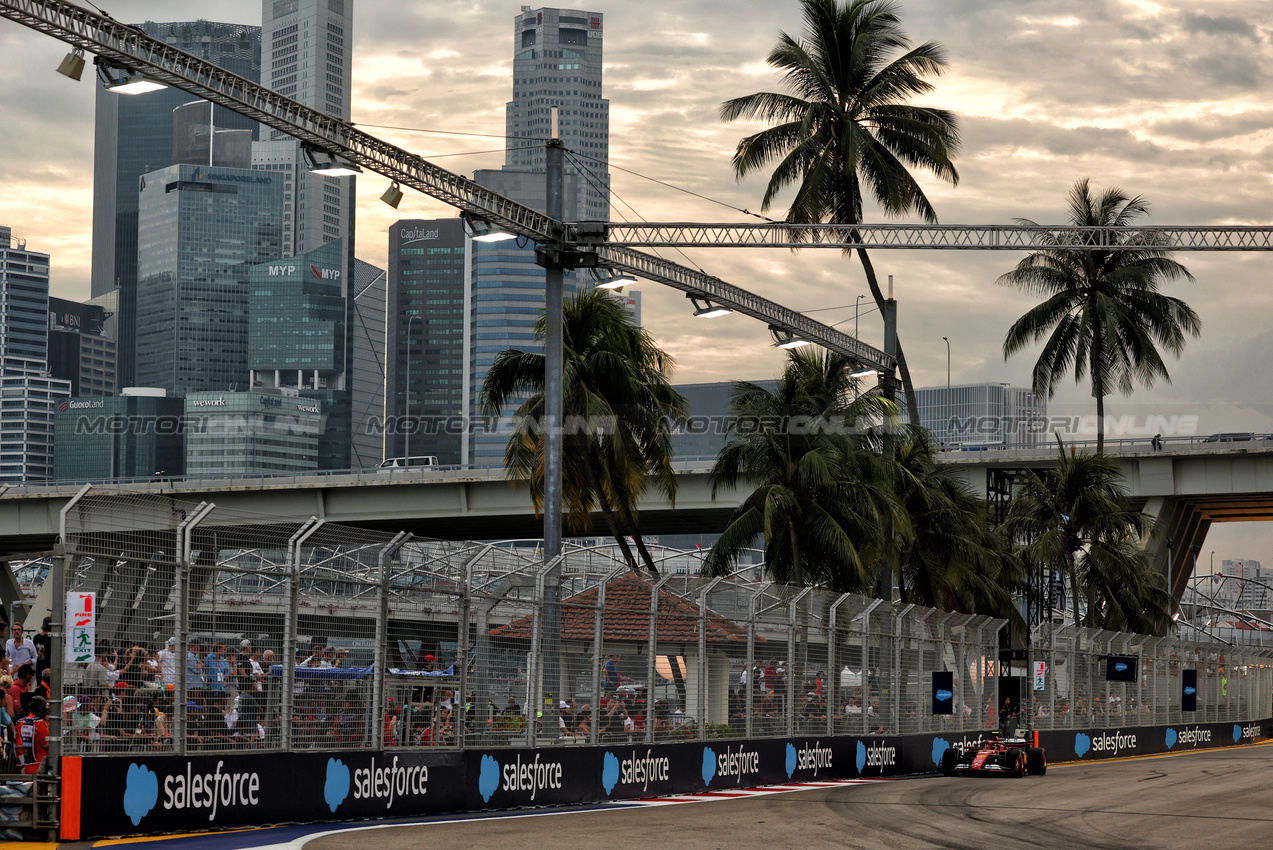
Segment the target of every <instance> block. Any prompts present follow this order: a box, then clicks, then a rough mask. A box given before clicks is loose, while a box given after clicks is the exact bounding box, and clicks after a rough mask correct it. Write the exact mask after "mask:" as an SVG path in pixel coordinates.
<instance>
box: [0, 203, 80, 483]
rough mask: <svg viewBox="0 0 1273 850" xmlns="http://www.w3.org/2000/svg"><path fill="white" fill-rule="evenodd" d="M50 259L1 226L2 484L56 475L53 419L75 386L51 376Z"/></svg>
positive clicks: (0, 379)
mask: <svg viewBox="0 0 1273 850" xmlns="http://www.w3.org/2000/svg"><path fill="white" fill-rule="evenodd" d="M48 344H49V255H48V254H42V253H40V252H38V251H30V250H27V246H26V241H25V240H23V239H20V238H14V237H13V232H12V230H10V228H8V227H0V481H13V482H26V481H45V480H47V479H49V478H50V477H51V476H52V475H53V414H54V410H55V408H56V406H57V405H58V404H59V403H61V402H62V401H64V400H65V399H66V398H68V397H69V396H70V394H71V382H70V381H66V380H62V379H60V378H55V377H53V375H52V374H51V373H50V372H49V364H48Z"/></svg>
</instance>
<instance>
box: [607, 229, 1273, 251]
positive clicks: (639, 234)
mask: <svg viewBox="0 0 1273 850" xmlns="http://www.w3.org/2000/svg"><path fill="white" fill-rule="evenodd" d="M605 238H606V241H607V243H608V244H610V245H624V246H627V247H648V248H664V247H666V248H720V247H725V246H733V247H739V248H839V249H842V250H845V249H852V248H889V249H899V248H900V249H908V248H909V249H915V250H926V251H933V250H943V251H949V250H954V251H1039V250H1044V249H1048V248H1052V249H1056V248H1061V249H1064V250H1067V251H1136V250H1145V249H1147V248H1152V249H1160V250H1170V251H1273V227H1263V226H1261V227H1192V226H1190V227H1171V226H1154V227H1073V226H1065V225H1056V226H1053V225H1039V226H1033V225H1023V224H1022V225H1007V224H984V225H983V224H862V225H858V226H856V227H846V226H844V225H838V224H782V223H773V224H660V223H654V224H650V223H642V224H614V223H609V224H607V225H606V226H605Z"/></svg>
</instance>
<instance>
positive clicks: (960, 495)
mask: <svg viewBox="0 0 1273 850" xmlns="http://www.w3.org/2000/svg"><path fill="white" fill-rule="evenodd" d="M892 472H893V488H892V489H893V494H894V496H895V497H896V499H897V500H898V502H899V503H900V505H901V507H902V508H903V510H905V512H906V514H907V516H908V517H909V520H910V521H909V523H908V525H907V526H906V527H907V529H908V530H909V531H908V533H906V534H895V535H894V541H893V545H894V547H895V549H896V552H895V553H894V558H893V559H892V560H893V562H894V563H895V564H896V565H897V583H898V587H899V588H900V591H901V597H902V601H903V602H913V603H916V604H919V605H925V606H928V607H929V608H938V609H940V610H943V611H959V612H962V613H966V614H990V615H993V616H997V617H1004V618H1006V619H1009V620H1014V621H1016V620H1019V619H1020V616H1019V614H1018V613H1017V611H1016V608H1015V605H1014V604H1013V598H1012V591H1013V590H1014V589H1015V588H1017V587H1018V586H1020V585H1021V583H1022V581H1021V579H1022V574H1021V566H1020V561H1019V559H1017V558H1015V557H1014V556H1013V554H1012V553H1011V552H1010V551H1009V549H1008V547H1007V546H1006V545H1005V541H1004V539H1003V538H1002V536H1000V535H998V534H996V533H995V532H994V531H993V530H991V529H990V527H989V525H988V524H987V521H986V510H985V502H984V500H982V499H981V498H979V497H978V496H977V495H976V494H974V493H973V492H972V489H971V488H970V487H969V486H968V485H967V484H966V483H965V482H964V481H963V479H962V477H961V476H960V472H959V470H958V469H957V468H956V467H954V466H951V465H950V464H944V463H940V462H938V460H937V456H936V453H935V451H934V449H933V443H932V438H931V437H930V435H929V434H928V432H927V431H925V430H923V429H918V428H916V429H910V430H908V431H907V432H906V433H905V435H904V438H903V439H901V440H900V441H898V442H897V443H896V444H895V447H894V455H893V465H892Z"/></svg>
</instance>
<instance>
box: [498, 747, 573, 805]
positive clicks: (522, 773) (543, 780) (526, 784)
mask: <svg viewBox="0 0 1273 850" xmlns="http://www.w3.org/2000/svg"><path fill="white" fill-rule="evenodd" d="M541 757H542V755H541V754H540V753H536V754H535V760H534V761H527V762H525V763H523V762H522V757H521V755H520V754H519V755H518V756H517V758H516V759H515V760H514V761H513V762H512V763H510V764H505V765H501V764H500V763H499V761H498V760H496V759H495V757H494V756H490V755H485V754H483V756H482V760H481V762H480V767H479V769H478V776H477V790H478V793H479V794H481V795H482V802H484V803H489V802H490V801H491V797H493V796H495V792H496V791H513V792H517V791H529V792H530V800H531V802H534V800H535V797H536V796H537V795H538V794H539V792H540V791H544V790H549V789H559V788H561V776H562V766H561V762H553V761H543V762H541V761H540V758H541Z"/></svg>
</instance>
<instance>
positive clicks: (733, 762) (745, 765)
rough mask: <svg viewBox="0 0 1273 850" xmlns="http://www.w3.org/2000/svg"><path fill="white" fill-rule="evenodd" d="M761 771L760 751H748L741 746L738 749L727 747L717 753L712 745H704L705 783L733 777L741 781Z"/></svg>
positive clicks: (709, 783) (708, 783)
mask: <svg viewBox="0 0 1273 850" xmlns="http://www.w3.org/2000/svg"><path fill="white" fill-rule="evenodd" d="M756 773H760V753H758V752H755V751H754V750H752V751H748V750H746V749H744V748H743V747H742V746H739V748H738V750H737V751H734V750H731V749H730V748H729V747H726V748H725V752H723V753H720V754H717V752H716V751H715V750H713V749H712V748H711V747H703V784H704V785H711V784H712V779H714V778H715V777H717V776H719V777H721V778H722V779H727V778H732V779H734V780H736V781H741V780H742V779H743V778H744V777H746V776H749V775H752V774H756Z"/></svg>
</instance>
